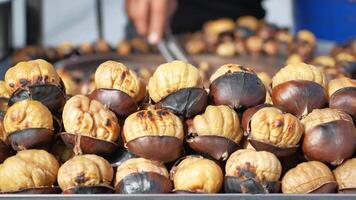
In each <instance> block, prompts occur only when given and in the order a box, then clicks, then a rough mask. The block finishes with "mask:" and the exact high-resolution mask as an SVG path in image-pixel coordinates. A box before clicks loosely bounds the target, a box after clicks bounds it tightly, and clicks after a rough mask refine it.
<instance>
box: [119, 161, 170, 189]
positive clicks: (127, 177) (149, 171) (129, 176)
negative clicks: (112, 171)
mask: <svg viewBox="0 0 356 200" xmlns="http://www.w3.org/2000/svg"><path fill="white" fill-rule="evenodd" d="M115 190H116V193H121V194H158V193H169V192H171V191H172V182H171V180H170V179H169V173H168V171H167V169H166V167H165V166H164V165H163V164H161V163H160V162H157V161H151V160H147V159H144V158H131V159H128V160H127V161H125V162H124V163H122V164H121V165H120V166H118V168H117V171H116V177H115Z"/></svg>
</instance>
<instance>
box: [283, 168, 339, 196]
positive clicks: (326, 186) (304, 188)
mask: <svg viewBox="0 0 356 200" xmlns="http://www.w3.org/2000/svg"><path fill="white" fill-rule="evenodd" d="M336 188H337V184H336V181H335V178H334V175H333V173H332V172H331V170H330V169H329V168H328V166H326V165H325V164H323V163H321V162H318V161H309V162H303V163H301V164H299V165H297V166H296V167H295V168H292V169H290V170H289V171H288V172H287V173H286V174H285V175H284V176H283V178H282V192H283V193H287V194H292V193H294V194H306V193H333V192H335V190H336Z"/></svg>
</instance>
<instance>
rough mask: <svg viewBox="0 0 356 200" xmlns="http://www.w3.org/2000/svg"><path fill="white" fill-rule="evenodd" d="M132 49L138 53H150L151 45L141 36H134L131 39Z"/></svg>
mask: <svg viewBox="0 0 356 200" xmlns="http://www.w3.org/2000/svg"><path fill="white" fill-rule="evenodd" d="M130 45H131V47H132V50H133V51H134V52H137V53H149V51H150V46H149V45H148V43H147V42H146V40H145V39H143V38H140V37H134V38H132V39H131V40H130Z"/></svg>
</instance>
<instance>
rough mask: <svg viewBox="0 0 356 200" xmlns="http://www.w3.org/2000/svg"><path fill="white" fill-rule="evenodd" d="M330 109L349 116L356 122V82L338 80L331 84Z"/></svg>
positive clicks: (345, 79)
mask: <svg viewBox="0 0 356 200" xmlns="http://www.w3.org/2000/svg"><path fill="white" fill-rule="evenodd" d="M328 93H329V107H330V108H334V109H339V110H342V111H344V112H346V113H347V114H349V115H350V116H351V117H352V119H353V121H354V123H355V122H356V80H353V79H349V78H346V77H344V78H338V79H334V80H332V81H330V82H329V86H328Z"/></svg>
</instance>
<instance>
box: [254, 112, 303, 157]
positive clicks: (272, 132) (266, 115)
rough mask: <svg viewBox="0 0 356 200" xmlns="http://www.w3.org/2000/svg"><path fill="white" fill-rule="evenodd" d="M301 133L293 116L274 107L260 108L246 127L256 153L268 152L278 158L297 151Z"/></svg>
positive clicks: (300, 126) (299, 125)
mask: <svg viewBox="0 0 356 200" xmlns="http://www.w3.org/2000/svg"><path fill="white" fill-rule="evenodd" d="M303 131H304V130H303V125H302V123H300V122H299V120H298V119H297V118H296V117H295V116H293V115H292V114H289V113H283V112H282V111H281V110H279V109H278V108H274V107H265V108H261V109H260V110H258V111H257V112H256V113H255V114H254V115H252V117H251V119H250V121H249V122H248V125H247V133H248V140H249V142H250V143H251V145H252V146H253V147H254V148H255V149H256V150H258V151H269V152H271V153H273V154H275V155H276V156H278V157H283V156H289V155H292V154H293V153H295V152H296V151H297V149H298V144H299V140H300V138H301V137H302V135H303Z"/></svg>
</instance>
